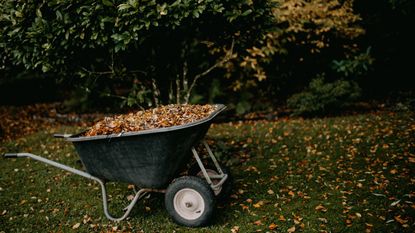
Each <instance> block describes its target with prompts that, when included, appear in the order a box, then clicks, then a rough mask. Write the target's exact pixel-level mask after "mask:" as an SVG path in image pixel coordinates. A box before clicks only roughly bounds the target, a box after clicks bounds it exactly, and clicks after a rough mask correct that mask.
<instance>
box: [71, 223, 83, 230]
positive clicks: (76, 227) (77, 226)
mask: <svg viewBox="0 0 415 233" xmlns="http://www.w3.org/2000/svg"><path fill="white" fill-rule="evenodd" d="M80 225H81V223H79V222H78V223H77V224H75V225H73V226H72V229H78V228H79V226H80Z"/></svg>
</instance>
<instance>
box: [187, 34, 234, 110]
mask: <svg viewBox="0 0 415 233" xmlns="http://www.w3.org/2000/svg"><path fill="white" fill-rule="evenodd" d="M234 45H235V40H234V39H233V40H232V44H231V48H230V49H229V50H228V52H227V53H226V55H225V56H224V57H223V59H222V60H220V61H219V62H217V63H215V64H213V65H212V66H211V67H209V68H208V69H206V70H205V71H203V72H202V73H199V74H197V75H196V76H195V77H194V79H193V81H192V83H191V84H190V87H189V89H188V90H187V93H186V95H185V99H184V101H185V103H186V104H187V103H189V98H190V94H191V93H192V90H193V88H194V87H195V85H196V83H197V81H198V80H199V79H200V78H202V77H204V76H206V75H208V74H209V73H210V72H211V71H212V70H214V69H216V68H217V67H219V66H222V65H223V64H225V63H226V62H228V61H229V60H230V59H231V58H232V55H233V47H234Z"/></svg>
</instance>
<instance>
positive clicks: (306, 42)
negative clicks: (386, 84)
mask: <svg viewBox="0 0 415 233" xmlns="http://www.w3.org/2000/svg"><path fill="white" fill-rule="evenodd" d="M278 2H279V5H278V7H276V8H275V9H274V16H275V17H276V22H277V24H278V25H276V26H277V27H278V28H279V29H280V30H274V31H272V32H269V33H268V34H266V35H265V36H264V37H263V39H262V40H260V41H258V44H257V45H256V46H254V47H252V48H250V49H247V50H246V55H245V56H241V57H240V59H241V60H240V61H239V66H240V67H242V68H244V69H245V70H247V71H248V72H249V73H251V75H250V76H251V78H250V79H249V78H248V79H247V80H251V81H252V80H253V81H256V82H258V81H262V80H265V79H266V77H267V74H266V72H265V70H264V69H263V67H262V65H263V64H267V63H270V62H272V61H275V60H276V59H278V57H277V56H278V55H283V54H287V53H288V51H287V49H286V47H287V43H288V44H296V45H298V46H304V48H306V49H307V50H308V52H309V53H320V52H321V51H323V50H324V49H327V48H329V47H330V46H331V44H332V43H338V42H337V41H336V39H346V40H349V41H350V44H347V43H346V44H343V45H342V47H343V48H344V49H345V50H352V49H355V48H356V46H355V45H354V44H353V42H352V41H353V39H355V38H357V37H359V36H361V35H363V34H364V29H363V28H361V27H360V26H359V25H358V23H359V22H360V21H361V18H360V16H359V15H357V14H355V13H354V12H353V0H345V1H339V0H278ZM300 60H301V59H300ZM247 80H245V81H246V83H245V85H244V84H242V83H241V80H239V81H238V82H237V83H235V85H234V89H235V90H237V89H239V88H242V87H243V86H247V84H248V83H250V85H249V86H252V82H248V81H247Z"/></svg>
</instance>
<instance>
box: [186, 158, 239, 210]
mask: <svg viewBox="0 0 415 233" xmlns="http://www.w3.org/2000/svg"><path fill="white" fill-rule="evenodd" d="M220 168H221V169H222V171H223V173H225V174H227V175H228V179H226V181H225V182H224V183H223V184H222V186H221V187H220V188H219V189H217V190H214V191H213V193H214V194H215V196H216V199H217V200H218V201H219V202H224V201H226V200H228V198H229V196H230V195H231V193H232V185H233V177H232V174H231V172H230V171H229V168H228V167H227V166H225V165H222V164H220ZM205 169H206V172H207V173H208V175H219V173H218V171H217V170H216V167H215V165H214V164H211V163H208V164H206V165H205ZM188 174H189V175H190V176H197V177H200V178H202V179H205V177H204V176H203V172H202V171H201V170H200V167H199V165H198V164H197V163H195V164H193V165H192V166H191V167H190V168H189V171H188ZM212 182H213V184H216V183H218V180H215V179H213V180H212Z"/></svg>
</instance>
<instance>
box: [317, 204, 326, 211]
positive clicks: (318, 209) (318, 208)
mask: <svg viewBox="0 0 415 233" xmlns="http://www.w3.org/2000/svg"><path fill="white" fill-rule="evenodd" d="M314 209H315V210H317V211H321V212H327V208H326V207H324V206H323V205H322V204H319V205H318V206H316V208H314Z"/></svg>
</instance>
